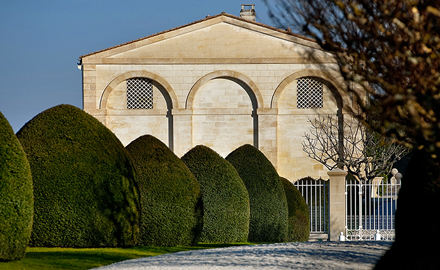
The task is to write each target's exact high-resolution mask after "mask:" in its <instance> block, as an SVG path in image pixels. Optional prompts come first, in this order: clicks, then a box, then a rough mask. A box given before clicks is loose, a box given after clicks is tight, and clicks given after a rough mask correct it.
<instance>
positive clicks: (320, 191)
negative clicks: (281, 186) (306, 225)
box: [294, 178, 330, 234]
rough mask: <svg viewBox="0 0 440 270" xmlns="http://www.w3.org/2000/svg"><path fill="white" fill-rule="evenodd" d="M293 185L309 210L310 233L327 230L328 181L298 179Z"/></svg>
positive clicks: (323, 232) (320, 232) (322, 232)
mask: <svg viewBox="0 0 440 270" xmlns="http://www.w3.org/2000/svg"><path fill="white" fill-rule="evenodd" d="M294 185H295V186H296V187H297V188H298V190H299V191H300V192H301V194H302V196H303V197H304V199H305V200H306V203H307V205H308V207H309V211H310V233H311V234H325V233H328V232H329V228H330V226H329V225H330V223H329V183H328V181H325V180H322V179H319V180H315V179H312V178H304V179H301V180H298V181H296V182H295V183H294Z"/></svg>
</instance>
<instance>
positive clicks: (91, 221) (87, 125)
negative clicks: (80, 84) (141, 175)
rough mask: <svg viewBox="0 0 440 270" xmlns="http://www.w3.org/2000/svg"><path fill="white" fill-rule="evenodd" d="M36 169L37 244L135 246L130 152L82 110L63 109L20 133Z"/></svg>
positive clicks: (50, 112) (135, 203)
mask: <svg viewBox="0 0 440 270" xmlns="http://www.w3.org/2000/svg"><path fill="white" fill-rule="evenodd" d="M17 137H18V139H19V140H20V142H21V144H22V145H23V149H24V151H25V152H26V154H27V156H28V160H29V163H30V166H31V171H32V177H33V183H34V199H35V201H34V202H35V214H34V226H33V230H32V234H31V240H30V245H31V246H46V247H50V246H58V247H105V246H108V247H112V246H132V245H135V244H136V241H137V237H138V234H139V194H138V187H137V184H136V183H135V174H134V168H133V166H132V162H131V159H130V158H129V154H128V152H127V151H126V149H125V148H124V146H123V145H122V144H121V142H120V141H119V140H118V139H117V138H116V136H115V135H114V134H113V133H112V132H111V131H110V130H109V129H107V128H106V127H105V126H104V125H103V124H101V123H100V122H99V121H98V120H97V119H95V118H94V117H92V116H91V115H89V114H87V113H86V112H84V111H83V110H81V109H78V108H76V107H74V106H70V105H59V106H56V107H53V108H51V109H48V110H46V111H44V112H42V113H40V114H39V115H37V116H36V117H34V118H33V119H32V120H31V121H29V122H28V123H27V124H26V125H25V126H24V127H23V128H22V129H21V130H20V131H19V132H18V133H17Z"/></svg>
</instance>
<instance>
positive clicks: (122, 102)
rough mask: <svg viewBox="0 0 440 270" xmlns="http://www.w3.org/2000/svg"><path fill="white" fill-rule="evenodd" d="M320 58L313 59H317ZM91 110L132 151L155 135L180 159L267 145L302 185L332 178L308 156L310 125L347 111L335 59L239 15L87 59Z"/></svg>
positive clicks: (245, 12)
mask: <svg viewBox="0 0 440 270" xmlns="http://www.w3.org/2000/svg"><path fill="white" fill-rule="evenodd" d="M311 53H312V54H314V55H315V58H316V59H318V60H319V61H312V60H310V58H309V55H310V54H311ZM80 65H81V69H82V74H83V75H82V76H83V103H84V104H83V106H84V110H85V111H86V112H88V113H90V114H91V115H93V116H94V117H96V118H97V119H99V120H100V121H101V122H102V123H104V124H105V125H106V126H107V127H108V128H109V129H110V130H112V131H113V132H114V133H115V134H116V135H117V137H118V138H119V139H120V140H121V141H122V143H123V144H124V145H127V144H129V143H130V142H131V141H132V140H135V139H136V138H138V137H139V136H141V135H144V134H151V135H153V136H155V137H157V138H158V139H160V140H161V141H163V142H164V143H165V144H167V145H168V146H169V147H170V149H172V150H173V151H174V152H175V153H176V154H177V155H178V156H179V157H180V156H182V155H183V154H185V153H186V152H187V151H188V150H190V149H191V148H192V147H194V146H196V145H198V144H203V145H206V146H208V147H211V148H212V149H213V150H215V151H217V152H218V153H219V154H220V155H222V156H223V157H225V156H227V155H228V154H229V153H230V152H231V151H233V150H234V149H236V148H237V147H239V146H241V145H243V144H252V145H254V146H255V147H257V148H259V149H260V150H261V151H262V152H263V153H264V154H265V155H266V156H267V157H268V158H269V159H270V160H271V161H272V163H273V164H274V166H275V167H276V168H277V170H278V172H279V174H280V175H281V176H283V177H286V178H288V179H290V180H291V181H295V180H297V179H300V178H303V177H306V176H311V177H314V178H320V177H322V178H324V179H326V178H328V176H327V174H326V170H325V169H324V168H323V166H322V165H320V164H319V163H317V162H315V161H313V160H311V159H310V158H308V157H307V155H306V154H305V153H304V152H303V151H302V145H301V143H302V140H303V135H304V133H305V132H307V131H308V129H309V123H308V119H314V118H315V117H316V116H317V115H318V114H332V115H336V114H337V112H338V111H339V113H341V111H342V110H341V109H342V108H343V106H347V105H348V104H345V103H344V102H343V98H341V97H340V96H339V94H338V91H337V90H336V89H337V88H338V83H340V82H337V81H335V79H334V78H335V77H336V76H335V75H334V74H331V71H329V70H331V69H332V68H334V67H335V62H334V60H333V59H332V57H331V55H329V54H326V53H324V52H322V51H321V50H320V49H319V47H318V46H317V44H316V43H315V42H314V41H313V40H311V39H309V38H306V37H303V36H299V35H295V34H293V33H291V32H290V31H285V30H280V29H277V28H273V27H270V26H268V25H264V24H261V23H258V22H255V10H254V8H253V5H243V6H242V10H241V17H236V16H233V15H230V14H225V13H222V14H219V15H215V16H207V17H206V18H204V19H202V20H199V21H196V22H193V23H190V24H187V25H183V26H180V27H177V28H174V29H171V30H168V31H164V32H161V33H157V34H154V35H151V36H147V37H144V38H140V39H138V40H134V41H131V42H127V43H125V44H121V45H118V46H114V47H111V48H108V49H104V50H101V51H98V52H93V53H90V54H87V55H83V56H81V57H80Z"/></svg>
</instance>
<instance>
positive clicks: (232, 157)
mask: <svg viewBox="0 0 440 270" xmlns="http://www.w3.org/2000/svg"><path fill="white" fill-rule="evenodd" d="M226 160H227V161H229V162H230V163H231V164H232V165H233V166H234V167H235V169H236V170H237V172H238V174H239V175H240V177H241V179H242V180H243V182H244V184H245V185H246V188H247V190H248V192H249V201H250V205H251V219H250V225H249V238H248V239H249V241H251V242H284V241H286V240H287V229H288V225H287V216H288V209H287V201H286V194H285V192H284V188H283V185H282V183H281V181H280V178H279V176H278V173H277V172H276V170H275V168H274V166H273V165H272V163H271V162H270V161H269V160H268V159H267V158H266V157H265V156H264V154H263V153H262V152H260V151H259V150H258V149H256V148H255V147H253V146H251V145H249V144H246V145H243V146H241V147H239V148H237V149H236V150H234V151H233V152H232V153H230V154H229V155H228V156H227V157H226Z"/></svg>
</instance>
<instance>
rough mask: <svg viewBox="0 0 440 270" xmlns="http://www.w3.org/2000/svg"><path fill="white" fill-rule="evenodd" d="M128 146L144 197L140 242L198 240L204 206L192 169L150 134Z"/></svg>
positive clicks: (170, 243)
mask: <svg viewBox="0 0 440 270" xmlns="http://www.w3.org/2000/svg"><path fill="white" fill-rule="evenodd" d="M126 148H127V150H128V152H129V153H130V155H131V157H132V158H133V161H134V165H135V168H136V172H137V176H136V179H137V182H138V185H139V191H140V198H141V200H140V201H141V223H140V234H139V241H138V245H142V246H189V245H193V244H196V243H197V236H198V235H199V233H200V230H201V228H200V227H201V222H202V211H203V209H202V200H201V192H200V186H199V183H198V182H197V180H196V178H195V177H194V176H193V174H192V173H191V171H190V170H189V169H188V168H187V167H186V165H185V164H184V163H183V161H182V160H180V159H179V158H178V157H177V156H176V155H175V154H174V153H173V152H172V151H171V150H170V149H169V148H168V147H167V146H166V145H165V144H163V143H162V142H161V141H159V140H158V139H156V138H155V137H153V136H151V135H145V136H142V137H139V138H137V139H136V140H134V141H133V142H131V143H130V144H129V145H128V146H127V147H126Z"/></svg>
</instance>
